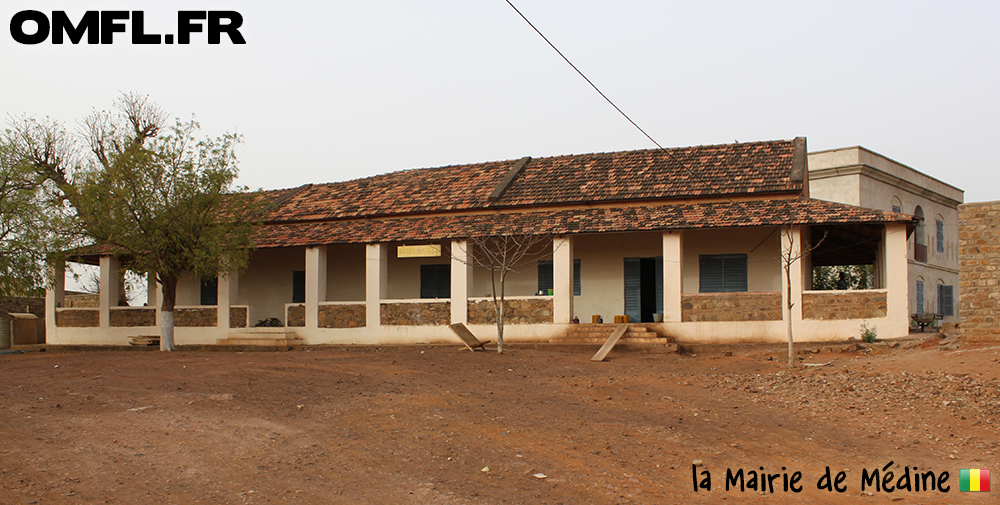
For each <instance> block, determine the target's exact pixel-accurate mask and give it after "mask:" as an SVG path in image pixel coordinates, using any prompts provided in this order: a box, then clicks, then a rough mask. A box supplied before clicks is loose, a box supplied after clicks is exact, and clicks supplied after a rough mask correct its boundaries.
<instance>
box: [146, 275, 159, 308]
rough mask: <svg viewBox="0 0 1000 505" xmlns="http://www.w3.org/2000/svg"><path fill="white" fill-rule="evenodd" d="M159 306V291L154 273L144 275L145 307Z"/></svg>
mask: <svg viewBox="0 0 1000 505" xmlns="http://www.w3.org/2000/svg"><path fill="white" fill-rule="evenodd" d="M159 304H160V290H159V289H157V285H156V273H155V272H150V273H148V274H146V306H147V307H158V306H159Z"/></svg>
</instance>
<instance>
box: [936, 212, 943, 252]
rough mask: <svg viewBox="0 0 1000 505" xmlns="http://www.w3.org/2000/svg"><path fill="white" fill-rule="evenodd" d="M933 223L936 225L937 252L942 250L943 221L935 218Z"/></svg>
mask: <svg viewBox="0 0 1000 505" xmlns="http://www.w3.org/2000/svg"><path fill="white" fill-rule="evenodd" d="M934 224H935V225H937V252H939V253H943V252H944V221H943V220H941V219H936V220H935V221H934Z"/></svg>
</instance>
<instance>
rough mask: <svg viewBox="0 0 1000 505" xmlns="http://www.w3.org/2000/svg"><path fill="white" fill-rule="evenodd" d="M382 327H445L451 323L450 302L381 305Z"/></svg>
mask: <svg viewBox="0 0 1000 505" xmlns="http://www.w3.org/2000/svg"><path fill="white" fill-rule="evenodd" d="M380 320H381V323H382V325H384V326H446V325H448V324H450V323H451V302H398V303H383V304H382V314H381V317H380Z"/></svg>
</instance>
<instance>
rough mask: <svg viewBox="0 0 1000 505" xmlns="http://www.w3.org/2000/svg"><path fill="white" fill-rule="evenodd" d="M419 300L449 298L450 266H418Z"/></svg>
mask: <svg viewBox="0 0 1000 505" xmlns="http://www.w3.org/2000/svg"><path fill="white" fill-rule="evenodd" d="M420 298H451V265H420Z"/></svg>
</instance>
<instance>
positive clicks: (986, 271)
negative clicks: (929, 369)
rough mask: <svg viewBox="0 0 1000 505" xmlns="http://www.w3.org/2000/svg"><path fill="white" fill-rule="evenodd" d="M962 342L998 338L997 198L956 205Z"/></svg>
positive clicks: (999, 250)
mask: <svg viewBox="0 0 1000 505" xmlns="http://www.w3.org/2000/svg"><path fill="white" fill-rule="evenodd" d="M959 212H960V217H959V222H960V223H961V229H960V230H959V234H958V237H959V257H960V258H961V266H960V267H959V271H960V272H961V273H960V275H959V279H960V280H959V291H960V292H961V301H960V302H959V305H960V307H961V309H960V310H959V312H960V313H961V314H962V324H961V325H960V329H961V334H962V342H963V343H964V342H997V341H1000V324H998V323H1000V271H997V265H1000V242H998V238H1000V202H975V203H967V204H964V205H962V206H961V207H959Z"/></svg>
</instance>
